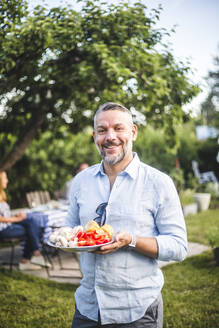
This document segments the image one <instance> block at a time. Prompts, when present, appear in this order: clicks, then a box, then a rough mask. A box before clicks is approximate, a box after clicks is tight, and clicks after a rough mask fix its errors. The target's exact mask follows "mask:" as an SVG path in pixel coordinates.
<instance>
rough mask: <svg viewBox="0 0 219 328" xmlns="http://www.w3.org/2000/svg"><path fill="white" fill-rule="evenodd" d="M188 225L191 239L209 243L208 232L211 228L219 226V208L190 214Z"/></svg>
mask: <svg viewBox="0 0 219 328" xmlns="http://www.w3.org/2000/svg"><path fill="white" fill-rule="evenodd" d="M186 227H187V233H188V240H189V241H191V242H196V243H200V244H204V245H209V242H208V238H207V234H208V232H209V230H210V229H214V228H215V229H216V228H218V227H219V209H215V210H208V211H203V212H199V213H198V214H195V215H188V216H187V217H186Z"/></svg>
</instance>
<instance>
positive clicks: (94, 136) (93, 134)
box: [92, 130, 96, 142]
mask: <svg viewBox="0 0 219 328" xmlns="http://www.w3.org/2000/svg"><path fill="white" fill-rule="evenodd" d="M92 136H93V139H94V142H95V138H96V134H95V131H94V130H93V132H92Z"/></svg>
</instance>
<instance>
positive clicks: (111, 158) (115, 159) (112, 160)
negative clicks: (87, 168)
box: [96, 138, 132, 165]
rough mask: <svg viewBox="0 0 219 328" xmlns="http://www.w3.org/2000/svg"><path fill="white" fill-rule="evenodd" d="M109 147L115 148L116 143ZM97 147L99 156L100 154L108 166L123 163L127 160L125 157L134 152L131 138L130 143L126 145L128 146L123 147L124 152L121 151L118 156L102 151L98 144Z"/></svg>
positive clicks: (110, 144)
mask: <svg viewBox="0 0 219 328" xmlns="http://www.w3.org/2000/svg"><path fill="white" fill-rule="evenodd" d="M107 145H108V146H115V144H114V143H107ZM96 147H97V150H98V152H99V154H100V156H101V158H102V160H103V161H104V162H105V163H106V164H108V165H115V164H117V163H119V162H121V161H122V160H123V159H124V158H125V156H126V154H127V153H129V152H130V151H132V139H131V138H130V139H129V141H128V143H127V144H126V146H123V147H122V151H121V153H120V154H118V155H107V154H106V153H105V152H104V150H103V149H102V150H101V149H100V148H99V147H98V145H97V144H96Z"/></svg>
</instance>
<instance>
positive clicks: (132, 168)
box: [93, 153, 140, 179]
mask: <svg viewBox="0 0 219 328" xmlns="http://www.w3.org/2000/svg"><path fill="white" fill-rule="evenodd" d="M139 163H140V160H139V157H138V154H137V153H133V159H132V161H131V162H130V163H129V165H128V166H127V167H126V168H125V170H124V171H122V172H121V173H120V174H124V173H127V174H128V175H129V176H130V177H131V178H132V179H135V178H136V177H137V173H138V166H139ZM97 174H101V175H105V172H104V169H103V161H101V163H100V164H98V165H97V166H96V167H95V169H94V171H93V175H97Z"/></svg>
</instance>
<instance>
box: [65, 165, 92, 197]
mask: <svg viewBox="0 0 219 328" xmlns="http://www.w3.org/2000/svg"><path fill="white" fill-rule="evenodd" d="M88 167H89V165H88V164H87V163H81V164H80V165H79V166H78V169H77V171H76V174H78V173H79V172H81V171H83V170H85V169H87V168H88ZM73 179H74V178H72V179H71V180H69V181H67V182H66V184H65V193H64V198H65V199H66V200H69V196H70V190H71V184H72V181H73Z"/></svg>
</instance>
